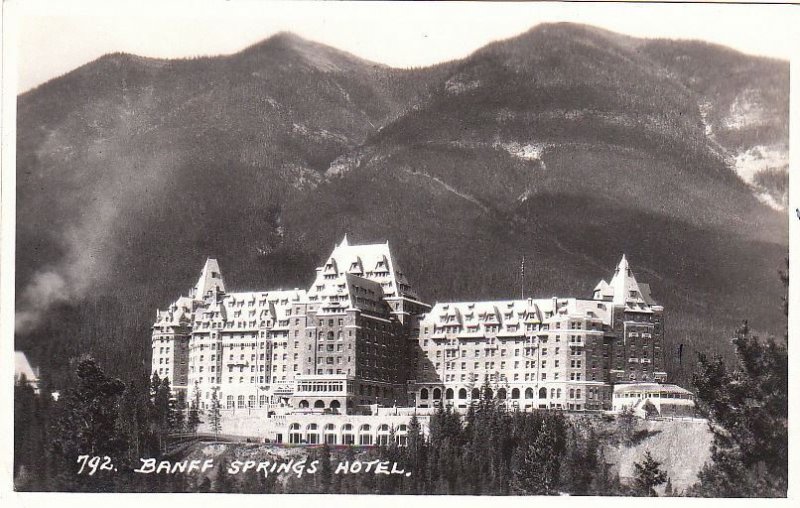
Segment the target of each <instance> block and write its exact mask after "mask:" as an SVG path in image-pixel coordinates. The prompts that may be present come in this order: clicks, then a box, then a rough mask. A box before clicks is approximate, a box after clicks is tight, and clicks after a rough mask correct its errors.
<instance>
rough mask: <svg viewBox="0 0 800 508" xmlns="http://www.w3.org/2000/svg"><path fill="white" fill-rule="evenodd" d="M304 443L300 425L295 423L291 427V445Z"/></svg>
mask: <svg viewBox="0 0 800 508" xmlns="http://www.w3.org/2000/svg"><path fill="white" fill-rule="evenodd" d="M302 442H303V435H302V434H301V433H300V424H299V423H293V424H291V425H290V426H289V443H290V444H300V443H302Z"/></svg>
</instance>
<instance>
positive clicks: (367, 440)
mask: <svg viewBox="0 0 800 508" xmlns="http://www.w3.org/2000/svg"><path fill="white" fill-rule="evenodd" d="M371 430H372V428H371V427H370V426H369V425H368V424H366V423H365V424H364V425H362V426H361V428H360V429H358V444H360V445H364V446H370V445H372V433H371Z"/></svg>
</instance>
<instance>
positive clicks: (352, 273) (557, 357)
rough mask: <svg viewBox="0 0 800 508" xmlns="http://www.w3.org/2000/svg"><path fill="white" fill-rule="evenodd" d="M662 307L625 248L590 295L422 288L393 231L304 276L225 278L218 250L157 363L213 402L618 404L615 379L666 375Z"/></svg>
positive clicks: (178, 309) (160, 340)
mask: <svg viewBox="0 0 800 508" xmlns="http://www.w3.org/2000/svg"><path fill="white" fill-rule="evenodd" d="M663 326H664V325H663V307H661V306H659V305H657V304H656V303H655V302H654V301H653V299H652V298H651V296H650V288H649V286H648V285H647V284H643V283H640V282H638V281H637V280H636V278H635V276H634V274H633V272H632V271H631V269H630V267H629V266H628V262H627V260H626V259H625V257H624V256H623V257H622V260H621V261H620V263H619V265H618V266H617V268H616V270H615V271H614V274H613V276H612V277H611V279H610V280H609V281H608V282H606V281H605V280H603V281H600V283H599V284H598V285H597V286H596V288H595V290H594V294H593V295H592V297H591V298H587V299H578V298H560V297H553V298H547V299H532V298H529V299H520V300H504V301H491V302H488V301H483V302H448V303H437V304H435V305H433V306H431V305H429V304H426V303H424V302H422V301H421V300H420V298H419V297H418V295H417V294H416V293H415V292H414V290H413V289H412V287H411V285H410V283H409V281H408V279H407V278H406V274H405V273H404V272H403V270H402V269H401V268H400V267H399V266H398V264H397V262H396V260H395V259H394V257H393V256H392V254H391V252H390V250H389V246H388V244H374V245H350V244H349V243H348V241H347V238H346V237H345V238H344V240H343V241H342V242H341V243H340V244H339V245H337V246H336V247H335V248H334V250H333V252H332V253H331V255H330V256H329V257H328V259H327V260H326V261H325V262H324V263H323V265H322V266H320V267H319V268H317V269H316V277H315V280H314V282H313V283H312V285H311V286H310V287H309V288H308V289H307V290H306V289H294V290H288V291H287V290H278V291H265V292H246V293H234V292H227V291H226V288H225V282H224V280H223V277H222V274H221V272H220V268H219V265H218V263H217V261H216V260H214V259H209V260H208V261H206V264H205V266H204V267H203V270H202V273H201V274H200V278H199V280H198V282H197V284H196V285H195V286H194V288H193V289H192V290H191V291H190V292H189V294H188V295H187V296H182V297H180V298H178V299H177V300H176V301H175V302H174V303H173V304H172V305H170V307H169V308H168V309H167V310H165V311H158V312H157V314H156V322H155V324H154V326H153V342H152V344H153V356H152V367H153V371H154V372H156V373H158V375H159V376H161V377H167V378H169V379H170V382H171V384H172V386H173V389H175V390H184V391H186V392H187V395H188V396H189V397H192V396H194V394H195V391H197V393H199V396H200V399H201V404H202V406H204V407H208V406H209V404H210V399H211V396H212V395H211V394H212V391H216V392H217V395H218V397H219V400H220V403H221V406H222V408H223V409H234V410H236V409H242V408H247V409H257V408H262V409H263V408H269V407H276V406H279V407H284V408H291V410H292V411H296V412H298V413H304V412H305V413H325V414H367V413H369V412H370V411H371V410H373V411H374V410H375V408H376V407H378V408H379V407H389V408H392V407H413V408H417V409H419V410H422V408H433V407H436V406H438V405H440V404H446V405H452V406H453V407H454V408H466V407H468V405H469V404H470V401H472V400H475V399H476V398H477V397H479V396H480V392H481V390H482V389H484V388H486V387H488V389H487V392H488V394H489V395H490V396H492V397H493V398H495V399H498V400H501V401H503V402H502V403H503V404H507V405H508V406H509V407H510V408H512V407H515V408H519V409H521V410H524V409H533V408H560V409H567V410H576V411H583V410H602V409H611V408H612V393H613V386H614V385H615V384H618V383H630V382H632V381H633V382H651V383H652V382H663V381H665V380H666V372H664V327H663Z"/></svg>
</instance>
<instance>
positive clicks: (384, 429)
mask: <svg viewBox="0 0 800 508" xmlns="http://www.w3.org/2000/svg"><path fill="white" fill-rule="evenodd" d="M390 432H391V431H390V430H389V425H387V424H385V423H383V424H381V425H380V426H379V427H378V444H379V445H381V446H386V445H388V444H389V434H390Z"/></svg>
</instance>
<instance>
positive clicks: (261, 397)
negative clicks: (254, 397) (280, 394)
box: [258, 395, 267, 407]
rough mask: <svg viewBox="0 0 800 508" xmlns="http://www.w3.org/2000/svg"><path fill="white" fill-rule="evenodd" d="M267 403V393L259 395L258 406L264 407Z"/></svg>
mask: <svg viewBox="0 0 800 508" xmlns="http://www.w3.org/2000/svg"><path fill="white" fill-rule="evenodd" d="M266 405H267V396H266V395H259V396H258V407H264V406H266Z"/></svg>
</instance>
